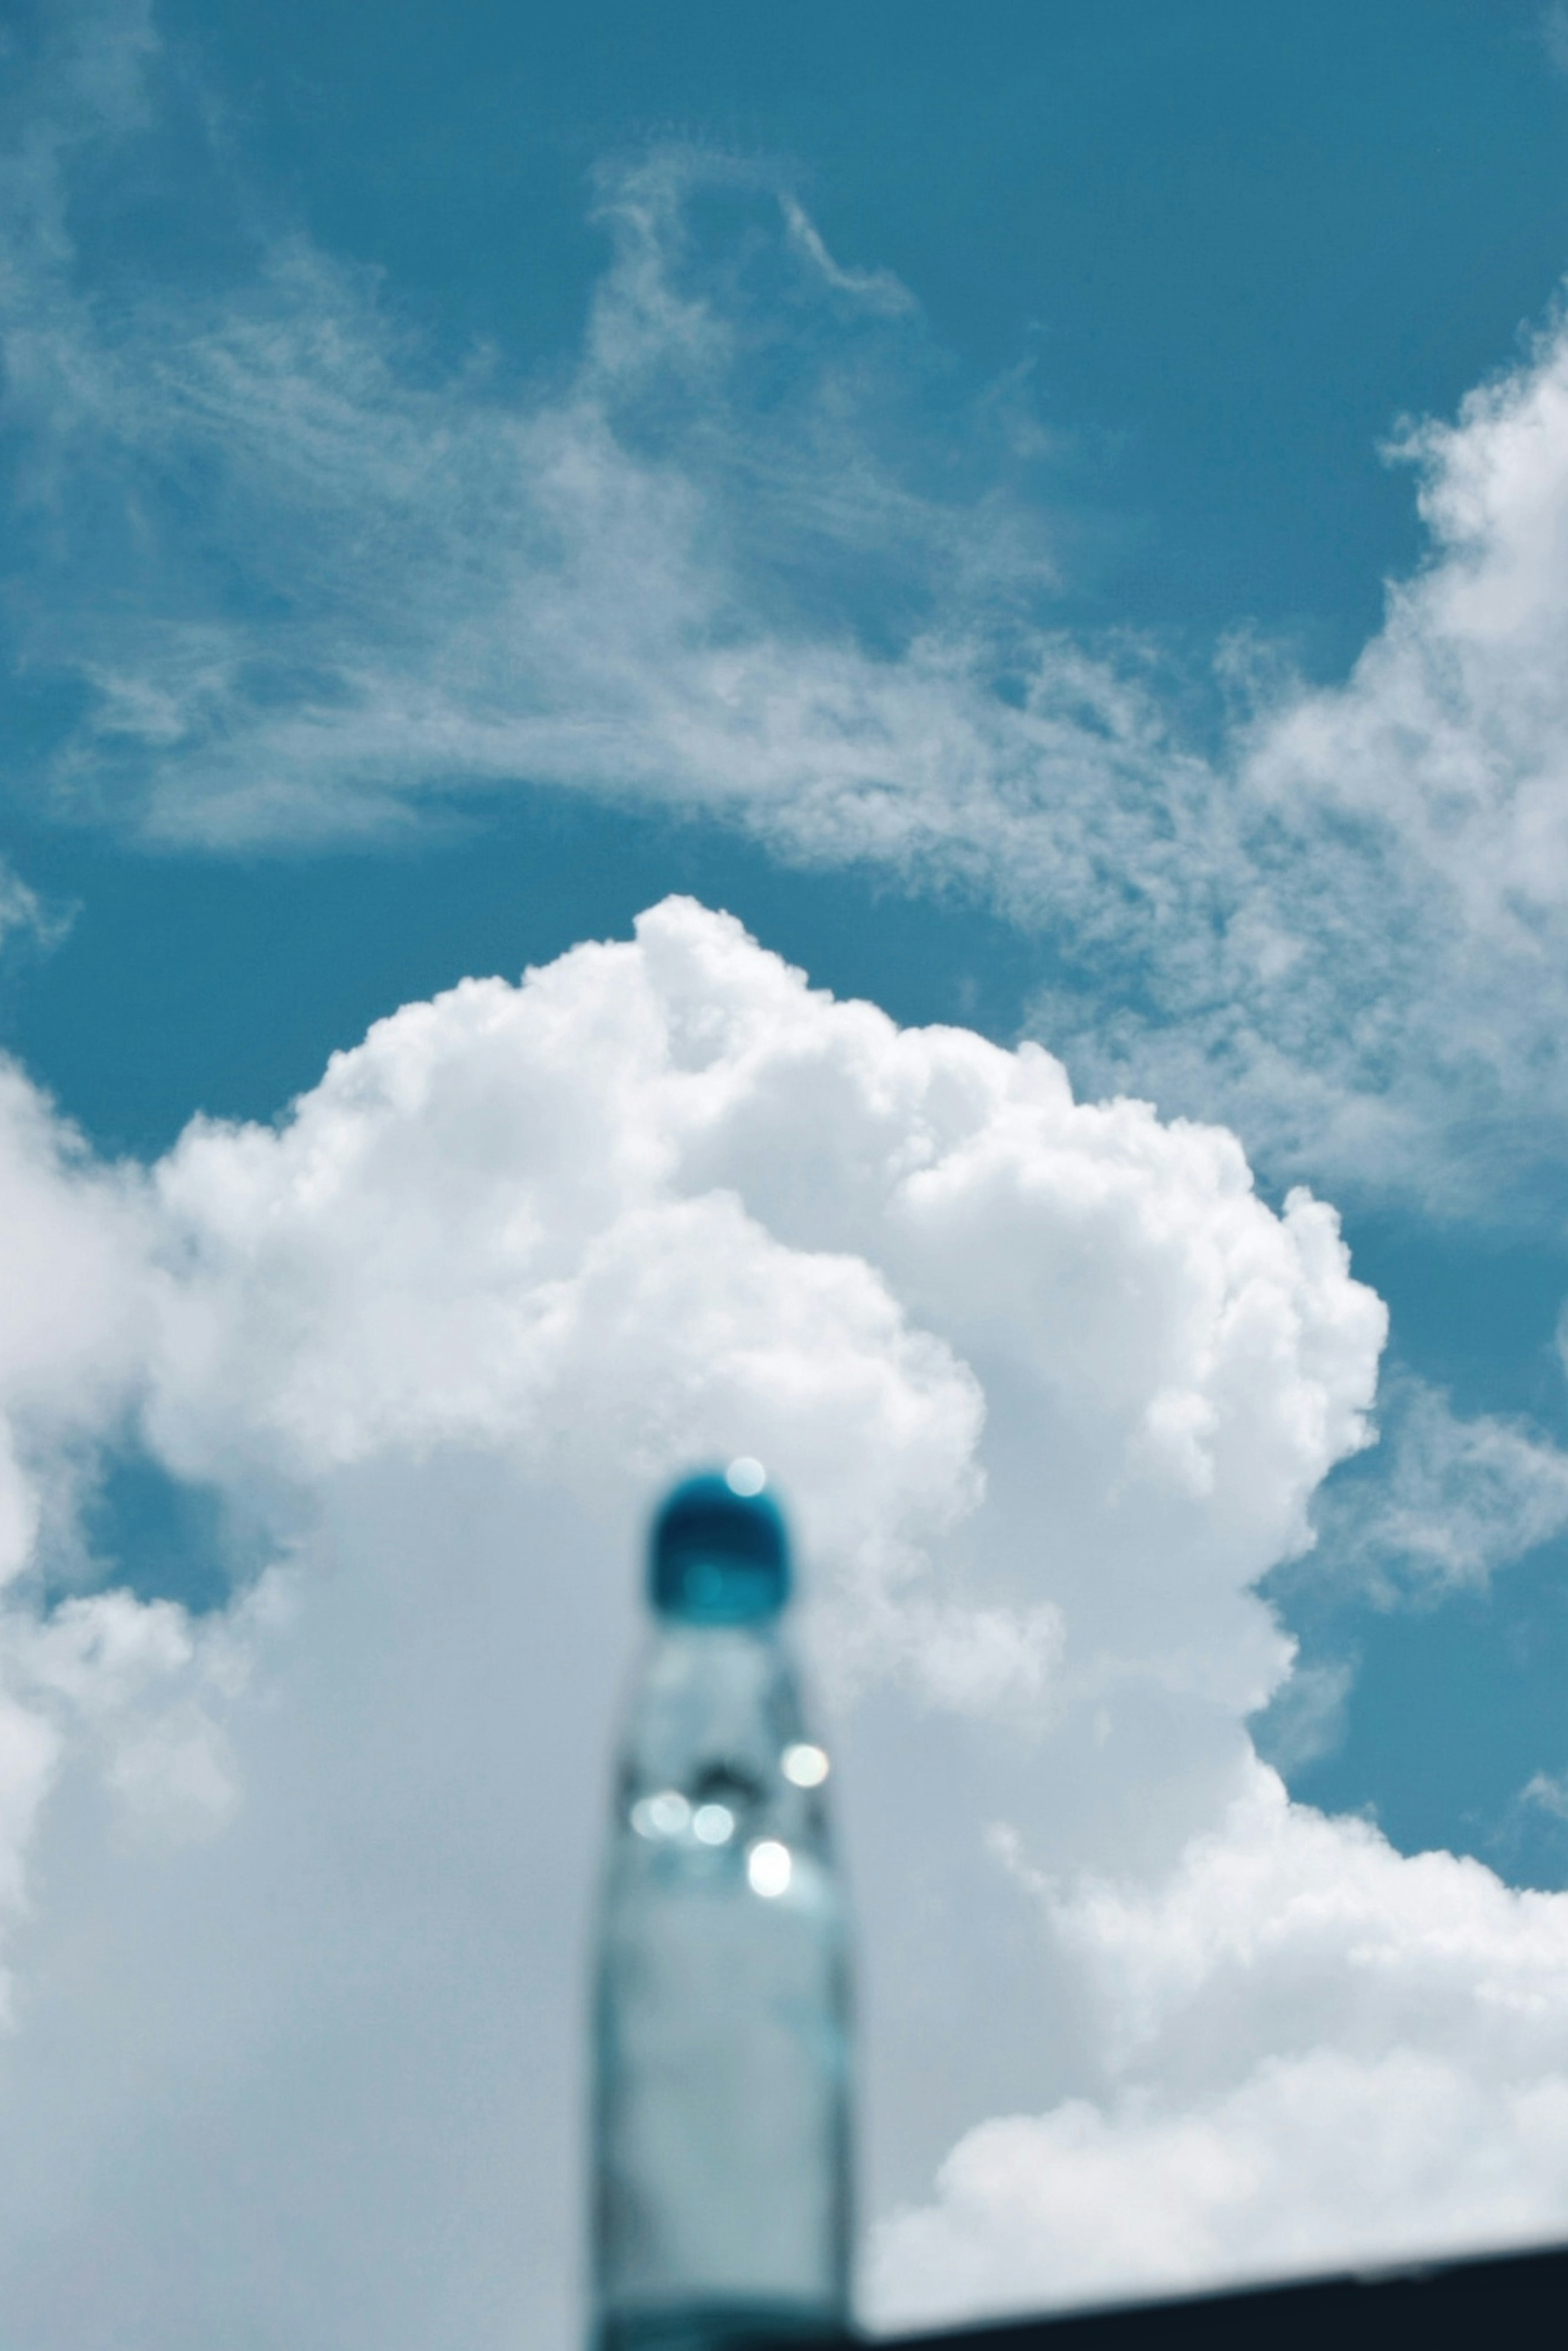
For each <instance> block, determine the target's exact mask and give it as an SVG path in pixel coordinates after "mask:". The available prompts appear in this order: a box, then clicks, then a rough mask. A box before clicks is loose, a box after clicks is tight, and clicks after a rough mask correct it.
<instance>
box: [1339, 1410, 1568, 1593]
mask: <svg viewBox="0 0 1568 2351" xmlns="http://www.w3.org/2000/svg"><path fill="white" fill-rule="evenodd" d="M1380 1417H1381V1420H1382V1423H1383V1428H1384V1434H1383V1437H1382V1441H1381V1445H1380V1447H1379V1453H1378V1456H1377V1458H1376V1459H1375V1460H1374V1461H1373V1462H1372V1463H1369V1464H1368V1468H1369V1469H1370V1471H1371V1474H1370V1475H1369V1476H1366V1477H1362V1478H1357V1479H1353V1480H1346V1481H1344V1482H1341V1483H1338V1484H1336V1485H1335V1486H1334V1487H1332V1488H1331V1489H1329V1491H1328V1492H1327V1493H1326V1494H1325V1495H1324V1498H1323V1499H1322V1501H1321V1502H1320V1503H1319V1505H1318V1509H1317V1512H1316V1519H1317V1526H1318V1532H1319V1547H1318V1552H1317V1553H1316V1554H1315V1555H1314V1558H1313V1559H1312V1560H1311V1561H1310V1562H1303V1563H1302V1564H1303V1573H1306V1574H1309V1575H1311V1574H1316V1575H1318V1576H1321V1577H1326V1578H1328V1579H1331V1580H1335V1579H1343V1580H1345V1581H1347V1582H1349V1583H1352V1584H1353V1585H1355V1587H1356V1588H1357V1589H1359V1590H1361V1591H1363V1592H1365V1593H1367V1594H1368V1595H1369V1596H1370V1597H1372V1598H1373V1599H1375V1600H1376V1601H1377V1602H1379V1603H1380V1604H1383V1605H1392V1604H1394V1603H1396V1602H1397V1601H1399V1600H1432V1599H1437V1598H1439V1597H1440V1596H1441V1595H1442V1594H1443V1593H1446V1592H1451V1591H1455V1590H1458V1589H1462V1588H1469V1589H1471V1590H1476V1589H1484V1587H1485V1586H1486V1584H1487V1583H1489V1582H1490V1579H1491V1577H1492V1576H1493V1575H1494V1574H1496V1573H1497V1572H1498V1571H1499V1570H1500V1569H1501V1568H1504V1567H1509V1566H1511V1565H1512V1564H1513V1562H1515V1561H1517V1560H1521V1559H1523V1558H1525V1557H1527V1556H1528V1554H1529V1553H1530V1552H1532V1551H1534V1550H1536V1549H1537V1548H1538V1547H1539V1546H1540V1545H1541V1544H1542V1543H1544V1542H1550V1541H1552V1538H1553V1537H1554V1536H1557V1535H1560V1534H1561V1533H1562V1532H1563V1528H1564V1527H1568V1453H1564V1452H1563V1448H1562V1447H1561V1446H1558V1445H1556V1444H1554V1443H1553V1442H1552V1439H1551V1438H1550V1437H1545V1436H1543V1435H1542V1433H1541V1431H1540V1430H1538V1429H1534V1428H1532V1427H1531V1426H1529V1425H1528V1424H1526V1423H1525V1422H1523V1421H1520V1420H1514V1419H1508V1418H1505V1417H1503V1416H1499V1415H1496V1414H1491V1413H1481V1414H1478V1415H1476V1416H1474V1417H1473V1418H1465V1417H1463V1416H1460V1415H1459V1414H1457V1413H1455V1412H1454V1410H1453V1409H1452V1406H1451V1405H1450V1404H1449V1400H1448V1398H1447V1397H1446V1396H1445V1395H1443V1394H1442V1393H1441V1392H1440V1391H1439V1390H1438V1389H1436V1388H1434V1387H1431V1386H1429V1385H1428V1384H1427V1383H1426V1382H1425V1381H1423V1380H1418V1379H1416V1378H1413V1377H1412V1376H1411V1375H1410V1374H1408V1373H1404V1374H1394V1375H1393V1376H1392V1377H1390V1378H1388V1379H1387V1380H1386V1382H1385V1387H1384V1394H1383V1398H1382V1405H1381V1413H1380Z"/></svg>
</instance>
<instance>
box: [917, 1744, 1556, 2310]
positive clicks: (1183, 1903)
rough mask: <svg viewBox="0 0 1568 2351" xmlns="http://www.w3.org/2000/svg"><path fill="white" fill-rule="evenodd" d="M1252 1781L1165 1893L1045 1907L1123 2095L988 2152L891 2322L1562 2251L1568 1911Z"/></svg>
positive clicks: (929, 2208) (1065, 2108)
mask: <svg viewBox="0 0 1568 2351" xmlns="http://www.w3.org/2000/svg"><path fill="white" fill-rule="evenodd" d="M1241 1778H1242V1786H1241V1792H1239V1793H1238V1795H1237V1796H1236V1798H1235V1800H1234V1802H1233V1803H1232V1805H1231V1809H1230V1812H1229V1814H1228V1816H1227V1817H1226V1818H1225V1819H1224V1821H1223V1822H1222V1823H1220V1824H1219V1825H1217V1826H1216V1827H1215V1828H1214V1829H1213V1830H1211V1831H1210V1832H1209V1833H1208V1834H1204V1835H1202V1836H1199V1837H1198V1838H1196V1839H1194V1840H1193V1842H1192V1843H1191V1844H1190V1845H1189V1847H1188V1849H1187V1850H1186V1852H1185V1853H1184V1854H1183V1855H1181V1857H1180V1859H1179V1862H1178V1863H1177V1865H1175V1867H1174V1868H1172V1869H1171V1870H1170V1871H1169V1872H1168V1874H1166V1875H1165V1876H1163V1877H1160V1878H1158V1879H1156V1880H1154V1881H1153V1882H1149V1881H1147V1880H1146V1881H1144V1882H1141V1883H1127V1882H1121V1883H1118V1882H1116V1881H1114V1880H1110V1879H1106V1878H1093V1877H1087V1876H1085V1877H1084V1878H1080V1879H1079V1880H1078V1881H1077V1882H1076V1883H1075V1885H1074V1886H1071V1887H1070V1888H1067V1889H1063V1888H1060V1887H1057V1886H1052V1885H1050V1884H1046V1885H1045V1886H1044V1888H1043V1891H1044V1898H1045V1900H1046V1902H1047V1904H1048V1907H1050V1909H1051V1911H1052V1913H1053V1916H1054V1922H1055V1924H1056V1927H1057V1929H1058V1932H1059V1933H1060V1935H1061V1936H1062V1938H1064V1942H1065V1944H1066V1945H1067V1947H1068V1949H1070V1950H1072V1951H1073V1952H1075V1955H1076V1956H1077V1958H1078V1959H1079V1961H1080V1963H1081V1964H1082V1965H1083V1967H1084V1969H1085V1975H1086V1978H1087V1980H1088V1983H1089V1984H1090V1985H1091V1986H1092V1997H1093V1999H1094V2001H1096V2004H1097V2007H1098V2009H1099V2013H1100V2017H1101V2029H1102V2032H1103V2033H1104V2036H1105V2043H1104V2045H1105V2048H1106V2055H1107V2058H1108V2061H1109V2067H1108V2070H1109V2073H1110V2075H1111V2087H1110V2088H1109V2090H1108V2092H1107V2093H1106V2095H1103V2096H1102V2097H1101V2099H1099V2100H1097V2101H1090V2100H1087V2099H1084V2098H1077V2099H1072V2100H1067V2101H1064V2103H1062V2104H1061V2105H1057V2106H1056V2107H1054V2109H1053V2110H1051V2111H1050V2112H1049V2113H1046V2114H1044V2115H1042V2116H1015V2117H1012V2118H1008V2119H996V2120H991V2121H988V2122H986V2123H984V2124H982V2125H981V2126H979V2127H978V2128H977V2129H975V2130H974V2131H972V2132H971V2133H970V2134H968V2135H967V2136H966V2137H964V2138H963V2139H962V2140H961V2142H960V2144H959V2146H958V2147H956V2148H955V2149H954V2151H953V2153H952V2154H951V2156H950V2158H948V2160H947V2162H946V2164H945V2165H944V2166H943V2168H942V2171H941V2175H940V2180H939V2183H938V2195H937V2198H936V2199H935V2200H934V2201H933V2202H931V2203H930V2204H928V2205H925V2206H923V2207H919V2208H916V2209H912V2210H908V2211H906V2212H904V2213H902V2214H900V2215H898V2217H896V2218H894V2219H892V2220H888V2221H887V2222H885V2223H884V2224H883V2226H882V2228H881V2229H880V2231H878V2233H877V2241H876V2245H875V2249H874V2253H873V2259H872V2265H871V2266H872V2284H873V2293H874V2296H875V2301H876V2305H877V2311H878V2313H879V2314H880V2315H881V2316H882V2318H883V2319H884V2320H885V2321H886V2322H887V2323H888V2324H898V2323H901V2322H902V2323H914V2322H916V2321H919V2322H928V2321H929V2320H931V2319H933V2318H934V2317H936V2316H938V2315H947V2314H952V2315H961V2314H970V2313H971V2312H973V2311H975V2310H977V2309H984V2308H992V2309H997V2308H1005V2307H1009V2306H1013V2307H1016V2306H1023V2307H1027V2306H1029V2305H1030V2304H1048V2303H1057V2302H1063V2301H1074V2300H1083V2299H1092V2298H1095V2297H1106V2296H1114V2295H1116V2294H1125V2293H1127V2292H1129V2291H1132V2290H1133V2289H1134V2288H1135V2287H1137V2288H1143V2289H1146V2290H1151V2291H1152V2290H1154V2289H1156V2288H1158V2287H1175V2286H1179V2285H1184V2284H1190V2283H1195V2282H1198V2281H1201V2280H1205V2279H1209V2278H1212V2277H1214V2276H1216V2275H1225V2276H1229V2277H1232V2278H1235V2277H1244V2276H1248V2275H1251V2276H1263V2275H1268V2274H1270V2273H1273V2274H1281V2273H1291V2272H1301V2271H1310V2270H1314V2269H1322V2268H1325V2267H1332V2266H1334V2265H1336V2264H1337V2265H1344V2264H1348V2263H1353V2264H1368V2263H1376V2262H1387V2261H1392V2260H1397V2259H1398V2258H1400V2257H1401V2256H1410V2255H1420V2254H1430V2253H1432V2252H1435V2251H1439V2250H1447V2251H1453V2250H1458V2249H1475V2248H1479V2247H1482V2246H1486V2245H1491V2244H1498V2243H1502V2242H1505V2241H1520V2240H1528V2239H1532V2238H1550V2237H1555V2236H1558V2235H1561V2233H1562V2229H1563V2215H1564V2211H1565V2210H1568V1993H1565V1991H1564V1981H1565V1974H1564V1961H1565V1959H1568V1902H1564V1900H1563V1897H1562V1896H1554V1895H1544V1894H1533V1893H1519V1892H1514V1891H1512V1890H1511V1889H1510V1888H1508V1887H1506V1886H1502V1885H1501V1884H1500V1882H1499V1881H1498V1879H1497V1878H1496V1877H1494V1876H1492V1874H1491V1872H1490V1870H1487V1869H1485V1868H1483V1867H1482V1866H1481V1865H1480V1864H1479V1863H1477V1862H1474V1861H1469V1860H1459V1859H1456V1858H1455V1857H1454V1856H1453V1855H1449V1854H1441V1853H1434V1854H1426V1855H1420V1856H1418V1857H1417V1858H1413V1859H1412V1858H1406V1857H1403V1856H1401V1855H1397V1854H1396V1853H1395V1852H1394V1851H1393V1850H1392V1848H1391V1847H1390V1846H1388V1845H1387V1844H1386V1843H1385V1841H1384V1840H1383V1838H1382V1837H1381V1836H1380V1835H1379V1834H1377V1832H1376V1830H1375V1829H1373V1828H1371V1827H1370V1826H1368V1825H1367V1824H1366V1823H1361V1822H1357V1821H1349V1820H1326V1819H1324V1818H1322V1817H1321V1816H1320V1815H1317V1814H1314V1813H1310V1812H1308V1811H1306V1810H1305V1809H1304V1808H1303V1807H1300V1806H1293V1805H1292V1804H1291V1803H1290V1802H1289V1801H1288V1799H1287V1798H1286V1796H1285V1793H1284V1791H1283V1789H1282V1786H1281V1783H1280V1782H1279V1781H1278V1780H1277V1779H1276V1778H1275V1776H1274V1774H1273V1773H1272V1772H1271V1771H1266V1770H1265V1769H1263V1767H1262V1766H1260V1765H1257V1764H1253V1765H1251V1768H1250V1770H1249V1771H1246V1772H1245V1773H1244V1774H1242V1775H1241ZM1025 1874H1026V1873H1025Z"/></svg>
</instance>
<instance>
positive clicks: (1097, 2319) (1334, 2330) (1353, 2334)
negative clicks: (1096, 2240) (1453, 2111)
mask: <svg viewBox="0 0 1568 2351" xmlns="http://www.w3.org/2000/svg"><path fill="white" fill-rule="evenodd" d="M1542 2326H1544V2327H1545V2328H1547V2329H1549V2330H1550V2334H1551V2336H1552V2337H1555V2338H1558V2339H1561V2338H1562V2337H1563V2335H1564V2334H1565V2333H1568V2246H1562V2245H1552V2246H1543V2247H1539V2248H1536V2249H1534V2250H1532V2251H1530V2252H1509V2253H1491V2254H1488V2255H1486V2256H1485V2257H1484V2258H1481V2259H1469V2260H1464V2261H1450V2260H1447V2259H1444V2260H1440V2261H1429V2262H1405V2263H1402V2264H1400V2265H1399V2266H1398V2267H1393V2266H1390V2267H1389V2268H1386V2269H1379V2270H1366V2271H1362V2272H1358V2273H1351V2274H1349V2275H1341V2276H1337V2277H1316V2278H1304V2279H1297V2280H1291V2281H1287V2282H1285V2283H1279V2284H1270V2285H1256V2286H1239V2287H1232V2288H1229V2289H1227V2290H1226V2291H1225V2292H1223V2293H1220V2294H1184V2295H1182V2296H1181V2297H1180V2298H1179V2299H1178V2300H1173V2301H1169V2302H1138V2303H1118V2304H1115V2305H1110V2306H1106V2305H1098V2306H1096V2307H1095V2308H1093V2309H1078V2310H1064V2311H1062V2312H1059V2313H1057V2314H1054V2315H1053V2316H1051V2317H1043V2318H1007V2319H998V2320H994V2321H991V2322H989V2323H986V2324H983V2325H974V2326H953V2327H945V2328H943V2329H942V2330H941V2331H940V2333H936V2334H930V2335H879V2336H877V2337H876V2338H874V2341H873V2342H871V2343H867V2338H865V2337H862V2338H861V2342H862V2344H863V2345H864V2346H866V2351H943V2346H952V2351H960V2346H964V2351H1166V2346H1170V2351H1176V2346H1181V2351H1186V2346H1189V2345H1190V2346H1194V2351H1196V2346H1198V2345H1199V2344H1201V2345H1203V2346H1207V2351H1229V2346H1231V2345H1234V2346H1237V2351H1241V2346H1242V2345H1246V2346H1248V2351H1253V2346H1257V2345H1259V2344H1266V2345H1267V2346H1269V2351H1294V2347H1295V2346H1298V2345H1299V2346H1302V2351H1307V2346H1309V2345H1310V2346H1312V2351H1322V2346H1323V2345H1324V2343H1325V2342H1332V2343H1333V2344H1334V2347H1335V2351H1351V2346H1361V2345H1366V2346H1367V2351H1373V2346H1377V2351H1386V2346H1387V2345H1389V2344H1390V2343H1403V2342H1407V2341H1408V2342H1415V2341H1417V2340H1418V2339H1420V2337H1419V2335H1417V2330H1423V2329H1424V2330H1427V2331H1428V2337H1432V2336H1435V2335H1437V2332H1438V2330H1439V2329H1447V2330H1449V2332H1450V2335H1451V2332H1452V2330H1453V2329H1455V2328H1467V2329H1473V2330H1474V2333H1473V2336H1472V2339H1473V2340H1474V2341H1476V2342H1478V2343H1479V2342H1483V2341H1485V2340H1487V2339H1489V2338H1490V2340H1492V2341H1494V2342H1495V2341H1500V2340H1503V2339H1506V2337H1507V2335H1508V2334H1509V2333H1510V2332H1511V2330H1515V2329H1517V2330H1521V2331H1522V2330H1523V2329H1524V2328H1526V2327H1530V2328H1532V2329H1533V2328H1537V2327H1542Z"/></svg>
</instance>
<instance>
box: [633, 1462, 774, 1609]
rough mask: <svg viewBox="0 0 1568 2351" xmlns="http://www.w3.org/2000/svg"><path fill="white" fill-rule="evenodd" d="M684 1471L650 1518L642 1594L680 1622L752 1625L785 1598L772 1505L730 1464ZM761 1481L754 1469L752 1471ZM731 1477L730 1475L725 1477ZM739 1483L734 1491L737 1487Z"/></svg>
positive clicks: (743, 1466) (744, 1466) (749, 1466)
mask: <svg viewBox="0 0 1568 2351" xmlns="http://www.w3.org/2000/svg"><path fill="white" fill-rule="evenodd" d="M752 1468H753V1465H752V1464H751V1463H745V1464H741V1463H737V1464H736V1465H735V1468H734V1469H732V1470H731V1472H730V1475H729V1477H728V1478H725V1477H721V1476H716V1475H715V1476H709V1477H705V1478H689V1479H687V1480H686V1482H685V1484H684V1485H681V1486H677V1487H676V1489H675V1491H674V1492H673V1493H672V1494H671V1495H670V1497H669V1499H668V1500H667V1501H666V1502H665V1504H664V1507H663V1509H662V1510H660V1511H659V1516H658V1517H657V1518H656V1519H655V1520H654V1521H653V1537H652V1542H651V1545H650V1550H649V1598H650V1599H651V1600H652V1602H653V1605H654V1607H655V1608H656V1609H657V1611H658V1613H659V1615H661V1616H673V1617H675V1618H677V1619H678V1620H679V1621H680V1623H681V1624H685V1625H754V1624H757V1623H759V1622H761V1621H762V1620H763V1618H765V1617H768V1616H776V1615H777V1614H778V1613H779V1610H780V1609H781V1608H782V1607H783V1606H784V1602H785V1601H786V1600H787V1599H788V1598H789V1539H788V1537H787V1536H786V1535H785V1533H784V1520H783V1519H782V1518H781V1517H780V1515H779V1512H778V1509H777V1506H776V1504H774V1502H773V1501H771V1500H770V1499H769V1498H768V1496H767V1495H766V1494H764V1493H763V1492H761V1491H760V1490H755V1491H749V1492H748V1491H746V1490H743V1489H745V1488H746V1487H748V1486H749V1485H750V1484H751V1479H750V1478H749V1477H747V1476H745V1475H743V1474H742V1476H741V1477H740V1478H739V1479H737V1478H736V1471H737V1470H741V1471H742V1472H744V1471H746V1470H750V1469H752ZM755 1475H756V1477H757V1479H758V1481H759V1485H760V1480H761V1475H762V1473H761V1471H760V1470H757V1471H756V1472H755ZM732 1481H733V1482H732ZM737 1484H739V1485H740V1486H741V1487H742V1490H741V1491H737V1490H736V1487H737Z"/></svg>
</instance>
